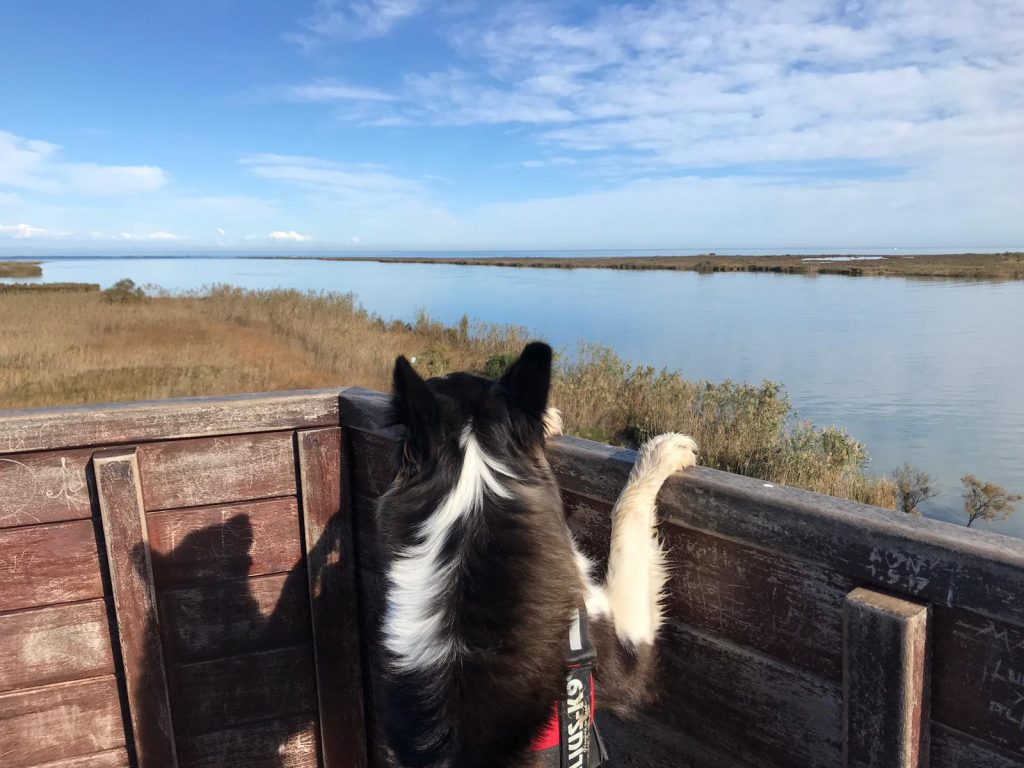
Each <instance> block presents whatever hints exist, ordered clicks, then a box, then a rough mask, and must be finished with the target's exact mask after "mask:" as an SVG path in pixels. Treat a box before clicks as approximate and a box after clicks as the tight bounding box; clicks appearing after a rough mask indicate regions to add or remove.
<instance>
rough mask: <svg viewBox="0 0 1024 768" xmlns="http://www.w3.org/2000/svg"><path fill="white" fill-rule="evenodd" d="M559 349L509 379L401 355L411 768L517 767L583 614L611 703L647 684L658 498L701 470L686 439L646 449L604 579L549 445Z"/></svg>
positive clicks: (622, 507) (622, 706)
mask: <svg viewBox="0 0 1024 768" xmlns="http://www.w3.org/2000/svg"><path fill="white" fill-rule="evenodd" d="M550 381H551V349H550V347H548V346H547V345H545V344H540V343H533V344H530V345H528V346H527V347H526V348H525V350H524V351H523V353H522V355H521V357H520V358H519V359H518V360H517V361H516V362H515V363H514V364H513V365H512V366H511V368H510V369H509V370H508V372H507V373H506V374H505V375H504V376H503V377H502V378H501V379H500V380H498V381H492V380H490V379H486V378H483V377H480V376H475V375H472V374H467V373H454V374H450V375H448V376H444V377H440V378H433V379H429V380H427V381H424V380H423V379H422V378H420V376H419V375H418V374H417V373H416V371H415V370H413V368H412V366H411V365H410V364H409V362H408V361H407V360H406V359H405V358H404V357H400V358H399V359H398V360H397V362H396V364H395V370H394V394H393V407H394V411H395V418H396V421H398V422H400V423H401V424H404V425H405V427H406V435H405V440H404V443H403V444H402V449H401V456H400V457H399V460H398V464H399V470H398V475H397V477H396V478H395V480H394V481H393V483H392V484H391V486H390V488H389V489H388V491H387V492H386V493H385V495H384V496H383V497H381V499H380V503H379V514H380V515H381V523H382V526H383V529H384V531H385V534H386V539H387V542H388V549H389V559H388V562H387V604H386V609H385V614H384V620H383V628H382V640H383V646H384V653H385V655H386V659H387V668H388V674H387V680H386V682H385V696H384V698H385V704H384V707H383V712H382V721H383V727H384V733H385V737H386V738H387V740H388V743H389V746H390V748H391V749H392V750H393V752H394V754H395V757H396V759H397V761H398V762H399V764H400V765H402V766H407V767H408V768H478V767H479V768H512V767H513V766H515V767H516V768H521V767H522V766H531V765H534V764H535V758H534V757H533V755H532V753H531V751H530V748H531V744H533V743H534V742H535V740H536V739H537V737H538V734H539V733H540V732H541V731H543V730H544V727H545V724H546V723H547V722H548V721H549V719H550V717H551V714H552V706H553V703H555V702H557V701H559V699H560V697H561V698H564V696H565V688H566V653H565V649H566V645H567V642H566V641H567V638H568V637H569V635H570V627H571V625H572V623H573V621H574V617H576V616H577V610H578V609H579V608H580V607H581V606H585V608H586V614H587V615H589V632H590V638H591V642H592V644H593V645H594V646H595V647H596V650H597V658H598V661H597V665H598V666H597V674H596V686H597V691H598V693H597V701H598V706H600V707H608V708H613V709H616V710H619V711H626V710H629V709H631V708H633V707H634V706H636V705H637V704H639V703H642V702H643V701H644V699H645V695H646V693H647V692H648V691H649V690H650V688H651V685H650V683H651V679H650V677H651V673H652V671H653V663H654V662H653V655H654V645H655V641H656V638H657V635H658V629H659V627H660V625H661V621H662V612H661V603H662V598H663V591H664V585H665V579H666V572H665V562H664V553H663V551H662V547H661V544H660V542H659V540H658V537H657V532H656V523H657V520H656V516H655V498H656V496H657V494H658V490H659V489H660V488H661V485H662V483H663V482H664V481H665V479H666V478H667V477H668V476H669V475H671V474H672V473H673V472H675V471H676V470H679V469H683V468H686V467H691V466H693V465H694V464H695V462H696V451H697V446H696V445H695V444H694V442H693V440H691V439H690V438H689V437H685V436H683V435H678V434H666V435H661V436H659V437H656V438H654V439H653V440H651V441H650V442H648V443H646V444H645V445H644V446H643V447H642V448H641V449H640V452H639V455H638V458H637V462H636V465H635V466H634V467H633V470H632V473H631V474H630V476H629V480H628V483H627V485H626V487H625V488H624V489H623V491H622V494H621V496H620V497H619V499H618V501H617V503H616V505H615V509H614V513H613V527H612V536H611V553H610V559H609V565H608V572H607V578H606V580H605V582H604V583H603V584H598V583H595V582H594V580H593V579H592V578H591V573H590V572H591V564H590V562H589V561H588V560H587V558H586V557H584V556H583V555H582V554H581V553H580V551H579V550H578V548H577V547H576V545H575V543H574V542H573V539H572V536H571V535H570V532H569V529H568V527H567V525H566V522H565V516H564V512H563V508H562V501H561V498H560V495H559V491H558V486H557V484H556V482H555V478H554V475H553V474H552V471H551V467H550V466H549V465H548V461H547V458H546V456H545V438H546V437H549V436H551V435H552V434H557V433H559V432H560V431H561V423H560V422H561V419H560V417H559V416H558V413H557V411H554V410H553V409H549V408H548V403H547V400H548V389H549V386H550Z"/></svg>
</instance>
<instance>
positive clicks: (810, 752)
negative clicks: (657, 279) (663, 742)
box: [598, 622, 843, 768]
mask: <svg viewBox="0 0 1024 768" xmlns="http://www.w3.org/2000/svg"><path fill="white" fill-rule="evenodd" d="M661 657H662V666H663V674H662V675H661V678H660V679H661V680H662V681H663V684H664V690H663V691H661V692H660V694H659V696H658V700H657V704H656V705H655V706H654V708H653V709H651V711H650V716H651V717H653V718H654V719H655V720H657V721H658V722H660V723H661V724H663V725H664V726H665V727H667V728H669V729H671V730H675V731H678V732H679V733H683V734H686V735H688V736H690V737H692V738H694V739H697V740H699V741H700V742H701V743H702V744H704V745H707V746H708V747H709V748H711V749H713V750H715V751H717V752H719V753H722V754H725V755H730V756H735V757H736V758H738V762H743V763H749V764H750V765H751V766H752V767H755V768H789V767H790V766H800V768H838V766H840V765H841V763H842V730H843V726H842V689H841V687H840V686H839V685H836V684H835V683H832V682H830V681H826V680H823V679H821V678H819V677H817V676H816V675H812V674H809V673H807V672H804V671H803V670H799V669H795V668H793V667H791V666H789V665H788V664H783V663H781V662H778V661H775V660H774V659H770V658H768V657H767V656H764V655H763V654H760V653H757V652H755V651H749V650H747V649H744V648H740V647H739V646H736V645H733V644H732V643H729V642H727V641H724V640H721V639H720V638H716V637H714V636H713V635H709V634H707V633H704V632H699V631H697V630H695V629H692V628H690V627H686V626H684V625H682V624H679V623H678V622H670V623H669V624H668V625H667V626H666V627H665V629H664V632H663V635H662V649H661ZM598 691H599V692H598V695H599V696H600V687H599V688H598Z"/></svg>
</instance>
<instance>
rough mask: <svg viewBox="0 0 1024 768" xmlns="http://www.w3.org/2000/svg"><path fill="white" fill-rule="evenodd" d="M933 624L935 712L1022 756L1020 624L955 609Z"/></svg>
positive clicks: (1023, 631) (938, 614) (1023, 635)
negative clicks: (1016, 624)
mask: <svg viewBox="0 0 1024 768" xmlns="http://www.w3.org/2000/svg"><path fill="white" fill-rule="evenodd" d="M934 626H935V628H934V644H935V659H936V664H935V669H934V672H933V676H932V686H933V687H932V691H933V692H932V702H933V703H932V707H933V709H932V712H933V717H934V718H935V719H936V720H938V721H940V722H941V723H943V724H944V725H947V726H951V727H953V728H956V729H958V730H960V731H964V732H966V733H969V734H972V735H974V736H976V737H978V738H980V739H984V740H985V741H987V742H989V743H991V744H995V745H998V746H1000V747H1002V748H1003V749H1005V750H1008V751H1010V752H1012V753H1014V754H1016V755H1018V756H1020V757H1021V758H1022V759H1024V627H1019V626H1014V625H1012V624H1008V623H1006V622H1001V621H997V620H995V619H989V618H986V617H984V616H979V615H977V614H974V613H970V612H969V611H963V610H959V609H937V610H936V611H935V620H934Z"/></svg>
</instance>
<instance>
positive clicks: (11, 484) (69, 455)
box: [0, 449, 92, 528]
mask: <svg viewBox="0 0 1024 768" xmlns="http://www.w3.org/2000/svg"><path fill="white" fill-rule="evenodd" d="M91 459H92V450H91V449H84V450H78V451H54V452H52V453H35V454H25V455H19V454H15V455H11V456H0V489H2V492H0V528H10V527H13V526H17V525H34V524H36V523H57V522H61V521H63V520H85V519H88V518H89V517H91V516H92V504H91V503H90V487H89V477H88V474H87V473H86V467H87V466H88V465H89V461H90V460H91Z"/></svg>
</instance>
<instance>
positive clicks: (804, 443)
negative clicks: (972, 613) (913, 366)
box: [0, 288, 895, 507]
mask: <svg viewBox="0 0 1024 768" xmlns="http://www.w3.org/2000/svg"><path fill="white" fill-rule="evenodd" d="M0 327H2V328H4V333H3V334H0V408H20V407H32V406H54V405H64V404H71V403H88V402H106V401H119V400H121V401H123V400H149V399H158V398H166V397H180V396H186V395H200V394H219V393H231V392H253V391H265V390H277V389H297V388H309V387H336V386H342V385H359V386H365V387H371V388H374V389H379V390H386V389H387V388H388V386H389V383H390V374H391V368H392V365H393V363H394V359H395V356H396V355H398V354H405V355H408V356H415V357H416V358H417V362H416V365H417V367H418V368H419V369H420V370H421V371H422V372H423V374H424V375H435V374H441V373H445V372H447V371H452V370H472V371H478V372H485V373H488V374H491V375H494V374H497V373H500V372H501V370H502V369H503V366H504V365H506V364H507V362H508V361H509V360H510V359H511V357H512V356H513V355H514V354H515V353H517V352H518V351H519V350H520V349H521V347H522V345H523V343H524V342H525V341H526V340H527V338H528V335H527V333H526V332H525V331H524V330H523V329H520V328H515V327H510V326H487V325H481V324H477V325H474V324H472V323H470V322H469V321H466V320H464V321H463V322H461V323H459V324H457V325H455V326H448V325H444V324H442V323H438V322H435V321H432V320H430V319H429V318H428V317H426V316H421V317H420V318H419V319H418V320H417V321H416V322H414V323H403V322H388V321H385V320H382V319H381V318H378V317H376V316H374V315H371V314H369V313H367V312H366V311H365V310H363V309H361V308H360V307H359V306H358V304H357V302H356V301H355V300H354V298H353V297H351V296H339V295H326V294H304V293H299V292H295V291H259V292H249V291H242V290H239V289H233V288H219V289H216V290H213V291H212V292H210V293H209V294H206V295H202V296H199V295H196V296H188V297H175V298H171V297H158V298H150V299H138V298H137V297H136V296H135V294H133V293H132V292H131V291H122V292H120V293H118V292H114V293H111V292H109V291H108V292H104V293H35V294H31V295H29V294H20V293H16V294H0ZM553 402H554V403H555V404H556V405H558V406H559V407H560V408H561V409H562V410H563V413H564V417H565V424H566V430H567V432H569V433H571V434H577V435H582V436H585V437H590V438H594V439H598V440H603V441H607V442H613V443H618V444H622V445H635V444H636V443H637V442H638V441H640V440H643V439H644V438H645V437H647V436H649V435H652V434H656V433H658V432H663V431H667V430H676V431H683V432H688V433H690V434H692V435H693V436H694V437H695V438H696V439H697V441H698V443H699V444H700V446H701V451H702V452H701V461H702V463H703V464H705V465H706V466H712V467H718V468H720V469H725V470H729V471H733V472H739V473H741V474H746V475H750V476H753V477H758V478H761V479H764V480H768V481H772V482H778V483H785V484H789V485H795V486H799V487H803V488H808V489H811V490H817V491H822V492H825V493H830V494H833V495H837V496H844V497H847V498H852V499H857V500H860V501H866V502H870V503H875V504H879V505H882V506H888V507H893V506H894V505H895V489H894V488H893V486H892V484H891V483H890V482H889V481H887V480H878V479H873V478H869V477H868V476H866V475H865V474H864V471H863V470H864V467H865V465H866V463H867V454H866V452H865V450H864V447H863V446H862V445H860V444H859V443H857V442H856V441H854V440H852V439H851V438H850V437H848V436H847V435H845V434H844V433H842V432H840V431H838V430H834V429H830V428H826V429H818V428H816V427H814V426H813V425H811V424H809V423H806V422H797V421H796V420H795V417H794V414H793V410H792V408H791V406H790V403H789V401H788V399H787V398H786V395H785V393H784V392H783V391H782V389H781V388H780V387H779V385H777V384H772V383H768V382H766V383H764V384H761V385H760V386H752V385H746V384H734V383H731V382H722V383H711V382H699V381H689V380H686V379H683V378H682V377H681V376H679V375H678V374H676V373H672V372H667V371H662V372H659V371H655V370H654V369H651V368H643V367H640V368H637V367H633V366H629V365H627V364H625V363H624V362H623V361H622V360H620V359H619V358H618V357H617V356H616V355H615V354H614V353H612V352H611V351H610V350H608V349H604V348H600V347H586V348H583V349H581V350H580V352H579V354H578V355H573V357H572V358H571V359H570V358H568V357H563V358H562V360H561V361H560V362H559V364H558V371H557V375H556V381H555V385H554V392H553Z"/></svg>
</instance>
